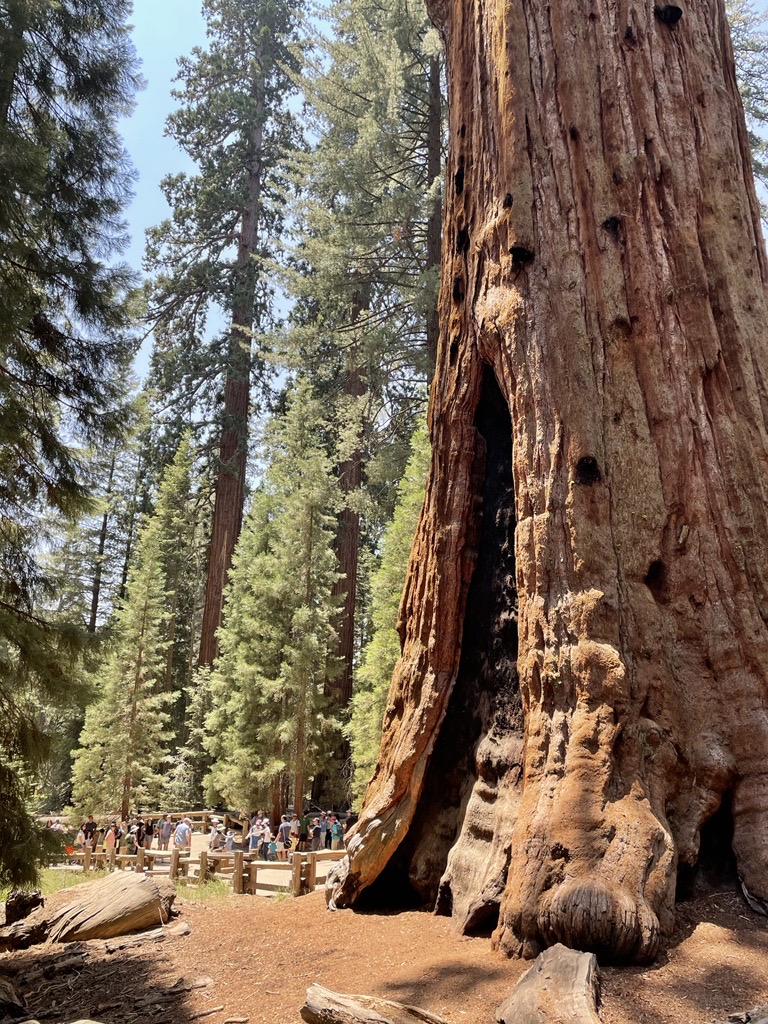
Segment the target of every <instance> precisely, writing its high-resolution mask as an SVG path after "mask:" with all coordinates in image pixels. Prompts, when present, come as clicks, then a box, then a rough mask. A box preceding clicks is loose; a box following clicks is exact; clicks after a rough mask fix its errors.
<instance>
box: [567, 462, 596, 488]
mask: <svg viewBox="0 0 768 1024" xmlns="http://www.w3.org/2000/svg"><path fill="white" fill-rule="evenodd" d="M573 479H574V481H575V483H577V484H584V485H586V486H587V487H590V486H591V485H592V484H599V483H600V481H601V479H602V477H601V475H600V467H599V466H598V464H597V459H595V458H594V457H593V456H592V455H584V456H583V457H582V458H580V459H579V461H578V462H577V463H576V468H575V469H574V471H573Z"/></svg>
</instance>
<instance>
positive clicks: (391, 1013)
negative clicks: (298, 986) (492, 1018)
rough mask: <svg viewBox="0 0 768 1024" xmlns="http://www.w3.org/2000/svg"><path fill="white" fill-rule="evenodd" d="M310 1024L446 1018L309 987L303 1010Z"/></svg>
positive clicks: (431, 1022)
mask: <svg viewBox="0 0 768 1024" xmlns="http://www.w3.org/2000/svg"><path fill="white" fill-rule="evenodd" d="M301 1019H302V1020H304V1021H306V1022H307V1024H417V1022H419V1021H421V1022H423V1024H447V1021H446V1020H445V1018H444V1017H438V1016H437V1014H434V1013H430V1012H429V1011H428V1010H422V1009H420V1008H419V1007H418V1006H409V1005H408V1004H407V1003H396V1002H394V1000H392V999H380V998H379V997H377V996H350V995H345V994H344V993H342V992H332V991H331V990H330V989H328V988H323V986H322V985H310V987H309V988H308V989H307V999H306V1002H305V1003H304V1005H303V1006H302V1008H301Z"/></svg>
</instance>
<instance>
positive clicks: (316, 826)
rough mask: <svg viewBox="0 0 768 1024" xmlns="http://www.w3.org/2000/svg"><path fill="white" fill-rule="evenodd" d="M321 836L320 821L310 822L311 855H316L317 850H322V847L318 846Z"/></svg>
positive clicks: (317, 819)
mask: <svg viewBox="0 0 768 1024" xmlns="http://www.w3.org/2000/svg"><path fill="white" fill-rule="evenodd" d="M321 836H322V831H321V829H320V819H319V818H315V819H314V820H313V821H312V844H311V847H310V849H311V850H312V852H313V853H316V852H317V851H318V850H321V849H322V847H321V846H320V842H321Z"/></svg>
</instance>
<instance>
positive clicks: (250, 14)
mask: <svg viewBox="0 0 768 1024" xmlns="http://www.w3.org/2000/svg"><path fill="white" fill-rule="evenodd" d="M298 10H299V8H298V7H297V5H296V4H295V3H289V2H288V0H237V2H235V0H206V2H205V3H204V4H203V13H204V15H205V17H206V18H207V21H208V39H209V42H208V46H207V48H205V49H200V48H196V49H195V50H194V51H193V53H192V56H191V57H190V58H185V59H183V60H181V61H180V62H179V74H178V76H177V80H178V81H179V82H180V88H179V89H178V91H177V92H176V93H175V95H176V97H177V98H178V99H179V100H180V101H181V105H180V107H179V109H178V111H177V112H176V113H174V114H173V115H172V116H171V117H170V118H169V120H168V132H169V134H170V135H171V136H172V137H173V138H174V139H175V140H176V142H178V143H179V145H180V146H181V147H182V148H183V149H184V150H185V151H186V152H187V153H188V154H189V156H190V157H191V158H192V159H193V160H194V161H195V163H196V164H197V166H198V168H199V170H198V172H197V173H196V174H194V175H191V176H190V175H185V174H180V175H176V176H173V177H168V178H166V179H165V180H164V182H163V186H162V187H163V191H164V192H165V195H166V198H167V200H168V202H169V204H170V206H171V208H172V211H173V214H172V217H171V219H170V220H168V221H166V222H164V223H163V224H161V225H160V226H159V227H158V228H156V229H154V230H153V231H152V232H150V234H149V243H148V254H147V263H148V266H149V269H150V270H151V271H152V272H153V273H154V280H153V287H152V290H151V299H152V301H151V307H152V315H153V316H154V317H155V318H156V319H157V320H159V325H160V329H161V330H160V334H159V337H158V341H159V344H158V348H157V351H156V358H155V368H156V372H157V373H158V374H161V375H163V377H164V379H165V380H166V382H167V383H170V382H171V381H173V386H174V387H175V388H177V389H178V390H177V392H176V394H177V396H178V399H179V401H180V402H181V403H182V405H184V404H186V405H187V406H188V407H194V406H195V404H197V405H198V406H199V405H200V404H201V403H202V405H203V406H205V404H206V403H207V404H208V406H209V408H210V409H211V411H212V412H213V413H214V414H215V416H216V419H217V423H218V430H219V470H218V473H217V478H216V495H215V508H214V515H213V523H212V528H211V543H210V551H209V566H208V583H207V588H206V601H205V612H204V619H203V626H202V635H201V644H200V662H201V664H210V663H211V662H212V661H213V659H214V657H215V655H216V649H217V642H216V629H217V628H218V626H219V623H220V619H221V605H222V594H223V588H224V585H225V582H226V577H227V573H228V570H229V566H230V562H231V558H232V552H233V550H234V545H235V542H236V540H237V536H238V534H239V532H240V525H241V521H242V513H243V502H244V496H245V464H246V455H247V438H248V416H249V412H250V403H251V387H250V382H251V377H252V375H253V374H254V373H256V374H257V375H263V371H264V366H263V358H262V357H263V353H262V351H261V349H260V344H254V338H259V337H260V335H261V333H262V332H264V331H265V330H266V328H267V326H268V323H269V315H270V310H271V301H270V296H271V290H270V286H269V284H268V282H267V281H266V280H265V278H264V275H263V273H262V264H263V260H264V258H265V257H266V256H267V255H268V254H269V253H270V252H271V251H272V249H273V245H274V239H275V238H276V237H277V236H278V235H279V233H280V230H281V225H282V219H283V207H284V203H285V192H286V182H285V180H284V175H283V171H282V167H283V161H284V158H285V154H286V152H287V151H288V150H290V149H291V148H292V147H293V146H294V144H295V141H296V129H295V124H294V120H293V117H292V115H291V114H290V113H289V111H288V110H287V106H286V104H287V100H288V97H289V96H290V94H291V92H292V91H293V86H292V83H291V80H290V78H289V70H290V69H291V68H292V67H294V66H295V57H294V54H293V51H292V49H291V46H292V44H293V42H294V40H295V34H296V18H297V14H298ZM222 313H223V315H224V316H225V317H226V320H227V322H228V327H227V329H226V330H225V331H224V332H216V331H215V330H214V328H213V322H214V321H216V320H217V319H218V318H220V317H221V314H222ZM212 387H213V392H212V390H211V388H212ZM217 389H220V390H221V392H223V396H222V395H220V393H219V391H218V390H217Z"/></svg>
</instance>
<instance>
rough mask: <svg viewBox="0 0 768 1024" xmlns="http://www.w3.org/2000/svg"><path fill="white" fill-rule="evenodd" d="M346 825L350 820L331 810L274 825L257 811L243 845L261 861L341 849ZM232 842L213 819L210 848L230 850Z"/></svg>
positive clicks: (286, 818) (231, 836)
mask: <svg viewBox="0 0 768 1024" xmlns="http://www.w3.org/2000/svg"><path fill="white" fill-rule="evenodd" d="M348 824H351V821H350V819H349V818H347V820H346V821H345V822H342V820H341V818H340V817H339V816H338V815H336V814H334V813H333V812H332V811H324V812H322V813H321V814H319V815H316V816H311V815H309V814H305V815H303V816H302V817H299V815H298V814H296V813H293V814H290V815H289V814H283V815H281V817H280V821H279V822H275V823H274V824H273V823H271V822H270V820H269V818H268V817H267V816H266V815H265V814H264V812H263V811H256V812H255V813H254V814H252V815H251V817H250V827H249V828H248V829H247V831H246V830H244V842H246V843H247V848H248V851H249V853H252V854H256V855H257V856H259V857H261V859H262V860H267V861H269V860H273V861H278V860H288V856H289V853H290V852H291V851H293V850H295V851H299V852H303V851H305V850H313V851H318V850H326V849H327V850H340V849H341V848H342V846H343V845H344V833H345V831H346V828H347V826H348ZM234 841H235V836H234V833H232V832H231V831H229V832H226V833H224V832H223V830H222V828H221V826H220V825H219V824H218V822H217V821H215V820H213V819H212V821H211V834H210V839H209V844H208V845H209V847H210V848H211V849H212V850H216V849H220V848H221V846H224V847H225V848H226V849H230V850H231V849H232V844H233V843H234Z"/></svg>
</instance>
